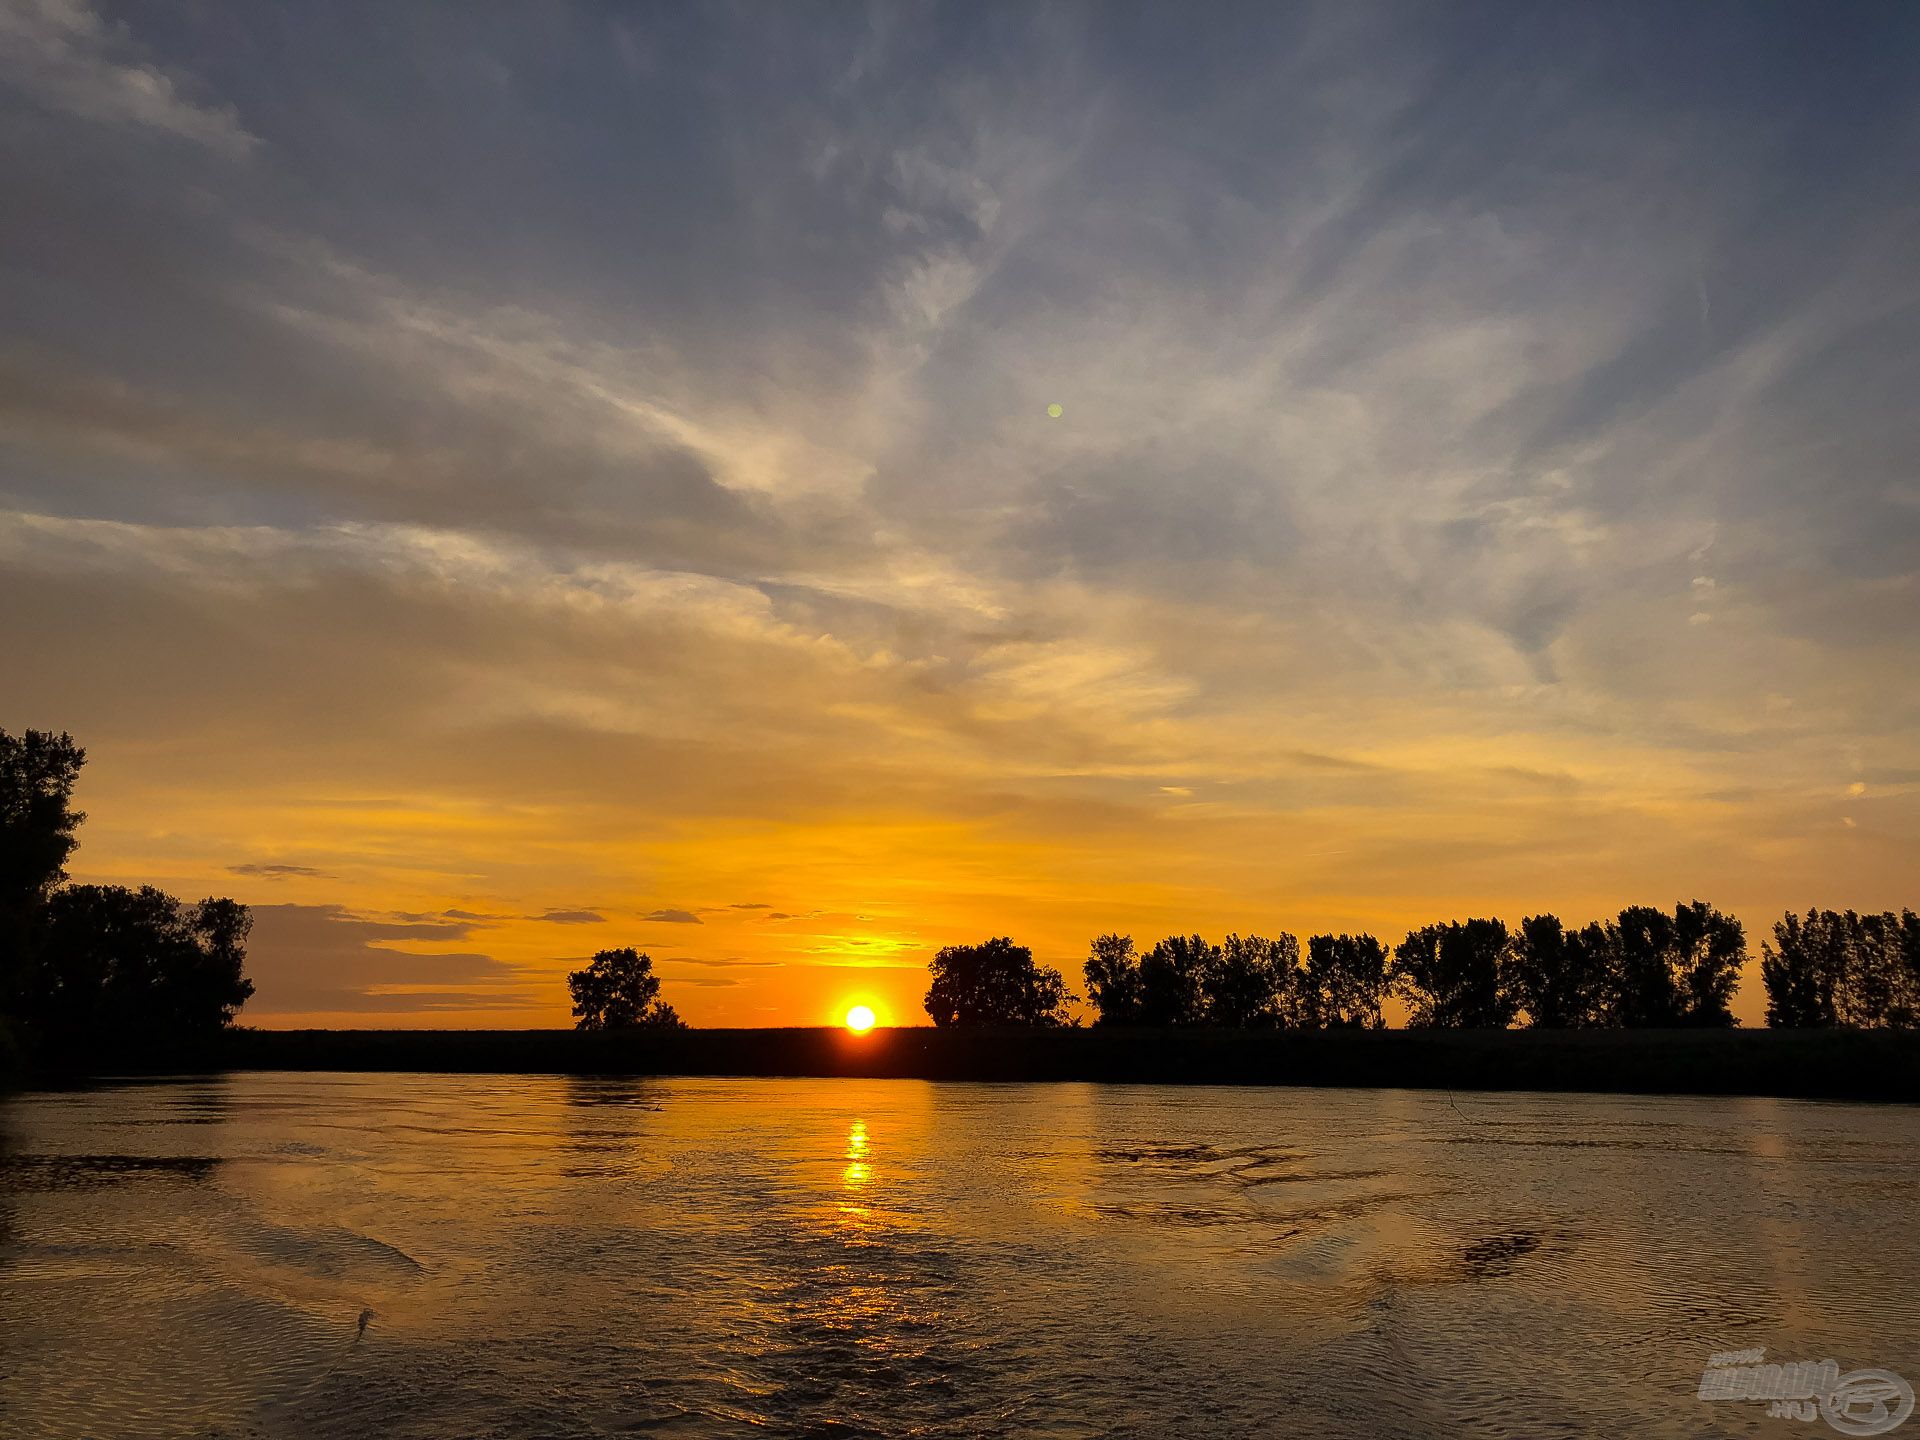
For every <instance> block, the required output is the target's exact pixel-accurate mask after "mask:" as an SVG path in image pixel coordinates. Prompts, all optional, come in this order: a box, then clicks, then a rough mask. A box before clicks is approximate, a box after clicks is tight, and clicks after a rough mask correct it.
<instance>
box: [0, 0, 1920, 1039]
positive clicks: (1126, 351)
mask: <svg viewBox="0 0 1920 1440" xmlns="http://www.w3.org/2000/svg"><path fill="white" fill-rule="evenodd" d="M1916 60H1920V10H1916V9H1915V8H1914V7H1912V6H1910V5H1903V4H1881V5H1875V4H1850V5H1845V6H1826V7H1816V6H1812V5H1794V6H1769V5H1757V4H1742V5H1713V4H1697V5H1687V6H1684V7H1679V6H1668V5H1660V6H1651V5H1650V6H1632V5H1609V6H1604V7H1602V6H1581V7H1575V6H1558V7H1547V6H1529V5H1518V4H1509V5H1483V6H1470V5H1448V6H1430V5H1401V6H1386V7H1368V6H1362V5H1344V4H1343V5H1327V6H1308V5H1281V6H1272V5H1262V6H1245V7H1233V6H1224V5H1222V6H1208V7H1204V8H1203V9H1194V8H1192V7H1182V6H1171V5H1161V6H1120V5H1099V6H1084V7H1082V6H1062V7H1047V6H1028V5H1019V6H1016V5H965V6H952V7H918V6H901V5H885V6H874V7H869V8H861V7H855V6H850V5H849V6H825V5H815V6H804V5H800V6H774V5H755V6H741V7H733V6H723V5H703V6H682V7H664V6H661V7H633V6H608V7H574V6H560V5H552V6H539V7H532V6H504V7H493V6H471V5H459V6H444V7H436V6H426V5H418V6H412V5H410V6H405V7H394V6H367V7H361V8H357V9H356V8H354V7H335V6H326V7H319V6H302V5H272V4H261V5H249V6H245V7H222V6H183V7H177V8H175V9H173V10H169V11H163V10H161V9H160V8H159V7H139V6H129V7H124V8H121V7H100V8H92V7H89V6H86V5H83V4H77V3H45V4H39V3H11V4H8V5H6V6H5V7H4V8H3V9H0V120H3V122H4V123H3V124H0V184H3V185H4V187H5V193H6V194H7V196H8V197H9V203H8V204H7V205H6V206H5V214H4V218H0V273H4V277H5V283H4V286H3V287H0V307H3V310H0V314H4V330H3V332H0V333H3V334H4V343H0V604H3V605H4V607H5V610H6V612H7V614H8V615H9V623H8V624H7V625H6V626H5V627H4V629H0V664H3V665H4V667H5V672H6V674H7V675H8V677H9V681H8V684H7V685H6V687H5V693H4V695H0V723H4V724H6V725H7V726H8V727H9V728H12V729H18V728H20V727H22V726H25V725H42V726H46V725H51V726H54V727H57V728H66V729H70V730H72V731H74V733H75V734H76V735H77V736H79V737H80V738H81V739H82V740H83V741H84V742H85V743H86V744H88V746H89V747H90V749H91V750H92V753H93V763H92V765H91V766H90V769H89V775H88V780H87V786H88V794H87V795H86V802H87V805H88V808H89V809H90V811H91V812H92V815H93V818H92V820H90V822H89V825H88V829H87V845H86V848H84V849H83V851H82V852H81V860H82V868H83V869H86V870H87V871H88V873H89V874H92V875H94V876H96V877H98V878H131V877H134V876H136V875H137V876H139V877H142V878H159V879H163V880H165V881H167V882H168V883H172V884H174V885H176V886H177V887H179V888H182V889H186V890H195V891H198V890H199V889H200V887H202V886H206V887H216V886H217V887H218V888H221V889H222V890H228V891H234V892H235V893H240V894H241V896H242V898H247V899H251V900H253V901H254V902H255V903H257V904H262V905H271V906H272V907H273V908H272V909H271V910H270V911H268V910H263V911H262V915H263V920H262V930H261V934H260V936H259V938H258V940H257V942H256V946H255V955H256V966H257V967H264V969H263V970H262V973H263V975H265V976H266V979H265V980H264V981H263V984H262V991H261V997H260V1002H259V1005H258V1006H257V1007H256V1008H258V1009H259V1010H260V1011H261V1013H262V1015H263V1016H268V1015H271V1014H272V1013H279V1012H284V1013H288V1014H295V1013H297V1014H321V1015H334V1014H363V1013H370V1014H376V1015H379V1016H403V1017H404V1016H416V1017H417V1016H418V1015H423V1014H424V1015H429V1016H440V1017H442V1018H445V1017H447V1016H454V1017H459V1018H465V1017H469V1016H478V1017H481V1018H488V1017H491V1018H502V1017H507V1018H514V1017H524V1016H527V1015H532V1014H536V1013H537V1014H544V1013H545V1012H546V1010H547V1009H548V1008H551V1007H553V1006H556V1005H558V1004H559V1003H560V1001H559V992H558V989H557V985H556V982H555V976H557V974H558V973H559V970H560V969H563V968H564V964H565V962H567V961H568V960H569V959H571V958H576V957H577V954H578V953H579V947H580V946H581V945H583V944H585V943H586V941H591V942H592V943H594V944H598V943H602V942H604V943H609V944H611V943H640V944H643V945H652V946H654V948H655V950H656V953H658V954H660V955H662V956H663V957H670V963H668V962H663V968H664V969H666V971H667V972H668V973H669V975H670V977H671V976H672V975H673V974H676V973H678V974H680V975H682V976H684V977H686V983H687V984H690V985H697V986H698V988H699V992H700V993H699V995H698V996H696V997H695V998H694V1000H693V1002H692V1003H691V1004H690V1005H683V1006H682V1009H683V1010H684V1011H689V1012H690V1013H691V1014H692V1015H693V1017H694V1018H696V1019H703V1018H734V1019H740V1020H748V1021H751V1020H755V1019H761V1018H767V1017H768V1016H772V1015H791V1014H795V1013H800V1012H802V1011H804V1010H805V1007H806V1006H807V1004H809V1003H810V1002H809V1001H808V1000H807V999H806V998H805V997H807V996H810V995H812V994H814V993H815V992H816V991H818V992H821V993H824V991H825V990H832V991H833V993H834V995H835V996H836V997H837V996H838V993H839V989H840V988H844V983H845V982H843V980H842V979H840V978H836V976H835V974H834V973H833V972H836V971H847V972H858V973H859V975H860V976H861V979H860V981H859V983H860V984H863V985H870V986H872V987H875V988H874V992H873V993H874V994H876V995H877V996H878V997H879V998H881V999H883V1000H890V1001H891V1002H892V1003H897V1004H898V1005H899V1006H901V1007H904V1008H910V1001H911V995H912V992H913V991H914V990H915V987H917V986H918V984H919V971H918V967H919V966H920V965H921V964H923V962H924V959H925V955H926V952H927V951H928V950H929V949H930V948H931V947H932V946H934V945H937V944H939V943H944V942H946V941H949V940H952V939H954V938H971V937H972V935H973V932H974V931H976V930H977V931H980V932H981V933H987V932H989V931H991V932H992V933H1001V932H1004V931H1007V930H1010V929H1011V930H1014V931H1015V932H1016V933H1018V934H1024V935H1025V936H1027V937H1028V938H1029V939H1030V940H1031V942H1032V943H1034V944H1035V946H1036V949H1037V950H1039V951H1041V952H1042V953H1043V954H1044V955H1045V956H1046V958H1049V959H1050V960H1052V961H1053V962H1054V963H1060V964H1062V965H1065V966H1067V967H1068V968H1069V969H1070V970H1072V969H1077V964H1078V959H1079V958H1080V956H1079V948H1078V947H1080V946H1082V945H1083V943H1084V939H1085V937H1087V936H1090V935H1092V934H1093V933H1096V932H1097V931H1099V930H1104V929H1109V928H1116V927H1117V928H1123V929H1125V928H1137V929H1139V930H1141V931H1142V933H1143V936H1144V935H1145V934H1147V933H1153V932H1156V931H1157V930H1159V929H1174V928H1178V929H1191V928H1195V927H1200V928H1211V929H1223V928H1226V927H1228V926H1233V927H1237V928H1240V929H1243V930H1245V929H1254V930H1259V929H1265V930H1269V931H1270V930H1273V929H1278V928H1292V929H1295V930H1299V931H1302V932H1304V931H1307V930H1311V929H1318V928H1330V927H1332V928H1349V929H1350V928H1354V927H1356V926H1367V927H1372V928H1375V929H1378V930H1380V931H1382V932H1391V931H1393V930H1394V929H1395V927H1396V926H1403V925H1405V924H1408V923H1412V922H1413V921H1415V920H1420V919H1427V918H1435V917H1437V916H1441V915H1465V914H1467V913H1484V912H1489V911H1491V912H1495V913H1500V914H1502V915H1505V916H1506V917H1507V918H1508V919H1509V920H1510V921H1511V920H1517V919H1518V917H1519V915H1520V914H1521V913H1531V912H1532V911H1534V910H1537V909H1554V910H1557V911H1559V912H1560V913H1561V914H1563V915H1564V916H1565V917H1566V918H1568V919H1570V920H1584V919H1586V918H1591V916H1592V915H1595V914H1599V913H1604V912H1605V911H1607V910H1609V909H1613V908H1617V907H1618V906H1619V905H1621V904H1624V903H1628V902H1638V901H1650V902H1654V903H1663V904H1671V903H1672V901H1673V900H1675V899H1680V898H1691V897H1692V896H1693V895H1695V894H1699V895H1702V896H1704V897H1705V898H1709V899H1713V900H1716V901H1717V902H1718V903H1721V904H1723V905H1726V906H1729V907H1731V908H1735V909H1737V910H1738V911H1739V912H1740V913H1741V914H1742V915H1743V916H1744V917H1746V918H1747V919H1748V921H1749V925H1750V928H1753V929H1755V930H1756V931H1757V930H1758V929H1760V928H1763V927H1764V925H1765V924H1767V923H1770V920H1771V918H1772V916H1774V915H1777V913H1778V911H1779V910H1780V909H1781V908H1783V907H1785V906H1788V905H1793V906H1797V907H1803V906H1805V905H1807V904H1814V903H1818V904H1823V905H1856V906H1861V907H1872V908H1881V907H1884V906H1887V905H1899V904H1902V903H1913V902H1914V901H1915V900H1916V899H1917V898H1920V897H1916V896H1914V895H1913V894H1912V893H1911V892H1910V889H1909V888H1904V887H1910V885H1911V876H1912V873H1913V857H1914V855H1915V853H1916V851H1915V844H1916V839H1920V808H1917V807H1916V803H1915V796H1916V791H1917V787H1920V743H1917V742H1916V740H1915V738H1914V737H1915V735H1916V734H1920V726H1917V725H1916V721H1920V714H1916V711H1917V710H1920V690H1917V689H1916V687H1915V685H1914V683H1913V680H1912V676H1913V674H1914V673H1915V671H1916V668H1917V665H1916V662H1917V660H1920V655H1916V650H1917V649H1920V645H1917V643H1916V641H1915V639H1914V634H1915V629H1916V626H1915V621H1916V619H1920V603H1917V601H1920V580H1917V579H1916V561H1917V559H1920V484H1917V483H1916V475H1915V470H1916V463H1917V462H1916V457H1917V456H1920V419H1916V416H1917V415H1920V406H1916V405H1915V404H1914V402H1913V398H1912V397H1913V395H1914V393H1915V391H1916V381H1917V380H1920V360H1917V359H1916V357H1920V258H1917V257H1920V185H1916V183H1915V181H1916V169H1917V168H1920V167H1916V159H1920V98H1917V97H1920V87H1916V86H1915V85H1914V83H1913V76H1914V70H1915V63H1916ZM1051 404H1057V405H1059V406H1060V407H1061V413H1060V415H1059V416H1058V417H1057V418H1055V417H1051V416H1049V414H1048V412H1047V407H1048V406H1049V405H1051ZM234 866H240V867H243V868H242V869H240V870H238V871H235V870H233V869H232V868H231V867H234ZM275 866H278V867H280V868H278V869H272V868H269V867H275ZM245 867H250V868H245ZM303 872H310V873H303ZM1668 892H1672V893H1668ZM753 907H757V908H753ZM449 911H453V912H459V914H461V915H477V916H481V917H483V919H482V920H479V921H475V920H462V919H459V918H458V916H457V915H456V916H455V918H454V919H452V920H448V919H447V918H445V917H446V914H447V912H449ZM554 911H562V912H567V913H573V912H583V913H585V912H591V913H593V914H595V915H598V916H600V917H601V920H600V921H599V922H598V924H596V925H593V926H569V927H568V928H567V930H566V932H565V933H564V934H561V935H556V934H555V932H554V931H553V928H552V926H551V925H550V924H545V923H543V922H542V921H540V920H539V919H537V918H534V917H539V916H543V915H545V914H548V913H550V912H554ZM667 912H677V913H683V914H695V915H699V916H701V917H703V919H705V917H713V918H711V919H705V923H701V924H698V925H697V926H696V925H691V924H687V923H684V922H679V923H676V922H669V921H660V920H656V919H649V918H648V917H650V916H656V915H659V914H663V913H667ZM775 913H777V914H780V915H782V916H783V917H784V918H783V919H781V920H779V921H769V920H766V919H765V918H764V917H765V916H766V915H769V914H775ZM408 917H414V918H408ZM434 917H439V918H434ZM742 917H745V918H742ZM409 926H413V927H416V929H415V930H414V932H413V938H412V939H409V938H408V927H409ZM583 931H590V932H591V933H588V934H586V936H585V940H583V939H582V938H581V932H583ZM456 932H457V933H456ZM1390 938H1391V937H1390ZM1756 939H1757V934H1756ZM296 955H298V956H299V957H301V958H299V959H298V960H297V962H296V961H295V960H294V959H293V958H290V957H294V956H296ZM276 956H278V957H280V958H278V959H276ZM676 966H677V967H678V969H677V970H676ZM329 977H331V978H329ZM823 977H825V978H823ZM823 987H824V988H823ZM836 987H838V988H836ZM417 997H429V998H425V999H419V998H417ZM416 1002H417V1003H416ZM709 1002H710V1003H709ZM709 1010H710V1011H711V1014H710V1015H709V1014H707V1013H706V1012H707V1011H709Z"/></svg>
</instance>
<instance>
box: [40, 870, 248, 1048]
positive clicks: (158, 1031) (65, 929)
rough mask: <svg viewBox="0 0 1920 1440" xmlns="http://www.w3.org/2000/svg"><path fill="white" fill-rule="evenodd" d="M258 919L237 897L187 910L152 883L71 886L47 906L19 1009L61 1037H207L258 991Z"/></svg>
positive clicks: (95, 1040) (94, 1040)
mask: <svg viewBox="0 0 1920 1440" xmlns="http://www.w3.org/2000/svg"><path fill="white" fill-rule="evenodd" d="M252 925H253V920H252V917H251V915H250V914H249V913H248V911H247V907H246V906H244V905H240V904H236V903H235V902H234V901H232V900H214V899H209V900H203V901H201V902H200V903H199V904H198V905H186V904H182V903H181V902H180V901H179V900H176V899H175V898H174V897H173V896H171V895H168V894H166V893H165V892H164V891H160V890H156V889H154V888H153V887H152V886H151V885H143V886H141V887H140V888H139V889H138V890H130V889H127V888H125V887H124V886H119V885H70V886H67V887H65V888H64V889H60V890H56V891H55V892H54V893H53V896H52V898H51V899H50V900H49V902H48V904H47V909H46V917H45V924H44V935H43V938H42V941H41V943H40V944H39V945H38V946H37V947H36V949H35V951H34V953H33V955H32V956H31V957H30V959H29V961H28V964H27V968H26V973H25V980H24V984H23V986H22V994H21V1011H22V1014H23V1016H24V1018H26V1019H27V1020H28V1021H29V1022H30V1023H32V1024H33V1025H35V1026H36V1027H38V1028H39V1029H41V1030H42V1031H43V1032H45V1033H47V1034H49V1035H56V1036H59V1037H61V1038H63V1039H66V1040H69V1041H72V1040H85V1041H88V1042H90V1043H96V1044H97V1043H99V1042H101V1041H129V1040H141V1039H153V1038H161V1039H167V1038H175V1037H180V1036H191V1035H204V1034H206V1033H208V1032H211V1031H215V1030H219V1029H221V1028H222V1027H224V1026H226V1025H229V1024H231V1023H232V1021H233V1017H234V1014H235V1012H236V1011H238V1010H239V1008H240V1007H241V1006H242V1005H244V1004H245V1003H246V1002H247V997H248V996H250V995H252V994H253V982H252V981H251V980H249V979H247V978H246V975H245V973H244V966H245V961H246V954H247V934H248V931H249V930H250V929H251V928H252Z"/></svg>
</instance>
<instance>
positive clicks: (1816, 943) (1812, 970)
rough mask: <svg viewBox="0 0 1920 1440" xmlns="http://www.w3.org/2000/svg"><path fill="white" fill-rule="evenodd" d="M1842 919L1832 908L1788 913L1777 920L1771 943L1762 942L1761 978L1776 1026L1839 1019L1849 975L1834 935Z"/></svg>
mask: <svg viewBox="0 0 1920 1440" xmlns="http://www.w3.org/2000/svg"><path fill="white" fill-rule="evenodd" d="M1839 919H1840V917H1839V916H1838V915H1835V914H1834V913H1833V912H1832V911H1831V910H1827V911H1820V910H1809V911H1807V914H1806V918H1805V919H1804V920H1803V919H1801V918H1800V917H1799V916H1798V915H1795V914H1793V913H1792V912H1791V911H1789V912H1788V913H1787V914H1786V915H1785V916H1783V917H1782V918H1781V919H1779V920H1777V921H1775V922H1774V926H1773V943H1772V944H1768V943H1767V942H1766V941H1762V942H1761V944H1760V979H1761V981H1762V983H1764V984H1765V985H1766V987H1767V1024H1768V1025H1770V1026H1772V1027H1773V1028H1774V1029H1776V1030H1779V1029H1803V1028H1806V1027H1809V1026H1822V1025H1833V1024H1836V1023H1838V1020H1839V1011H1838V1008H1837V997H1838V994H1839V991H1840V987H1841V985H1842V984H1843V983H1844V980H1845V976H1846V955H1845V948H1844V945H1843V944H1841V943H1837V942H1838V941H1839V937H1838V936H1837V935H1836V934H1835V931H1836V930H1837V928H1838V921H1839Z"/></svg>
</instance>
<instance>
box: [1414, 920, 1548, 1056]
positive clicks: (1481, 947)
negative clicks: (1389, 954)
mask: <svg viewBox="0 0 1920 1440" xmlns="http://www.w3.org/2000/svg"><path fill="white" fill-rule="evenodd" d="M1506 954H1507V927H1506V926H1505V925H1503V924H1502V923H1501V922H1500V921H1498V920H1469V921H1467V922H1466V923H1465V924H1461V923H1460V922H1458V921H1454V922H1452V923H1449V924H1446V925H1428V926H1426V927H1424V928H1423V929H1420V930H1414V931H1410V932H1409V933H1408V935H1407V938H1406V939H1405V940H1403V941H1401V942H1400V944H1399V945H1398V946H1396V947H1395V949H1394V952H1393V972H1392V974H1393V984H1394V988H1395V990H1396V991H1398V992H1399V993H1400V994H1401V995H1402V996H1403V997H1404V998H1405V1000H1406V1002H1407V1006H1408V1023H1409V1024H1411V1025H1414V1026H1445V1027H1450V1028H1456V1029H1458V1028H1471V1029H1482V1030H1498V1029H1504V1028H1505V1027H1506V1026H1508V1025H1511V1024H1512V1023H1513V1017H1514V1015H1515V1013H1516V1012H1517V1010H1518V1009H1519V1006H1518V1005H1517V1004H1516V1002H1515V999H1514V994H1513V990H1512V988H1511V987H1510V986H1509V985H1508V984H1507V978H1506Z"/></svg>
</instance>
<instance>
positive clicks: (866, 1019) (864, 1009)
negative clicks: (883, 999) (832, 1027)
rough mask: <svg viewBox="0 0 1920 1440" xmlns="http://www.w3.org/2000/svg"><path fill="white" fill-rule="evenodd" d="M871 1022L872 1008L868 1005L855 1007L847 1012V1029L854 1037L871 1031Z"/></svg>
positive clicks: (872, 1017)
mask: <svg viewBox="0 0 1920 1440" xmlns="http://www.w3.org/2000/svg"><path fill="white" fill-rule="evenodd" d="M873 1020H874V1016H873V1007H872V1006H870V1005H856V1006H854V1007H853V1008H852V1009H851V1010H849V1011H847V1029H849V1030H851V1031H853V1032H854V1034H856V1035H862V1034H865V1033H866V1032H867V1031H869V1030H871V1029H872V1028H873Z"/></svg>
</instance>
